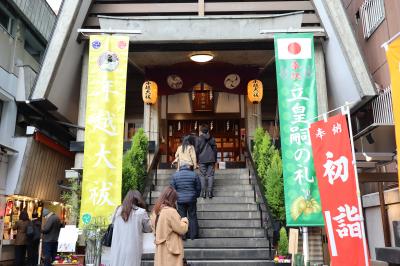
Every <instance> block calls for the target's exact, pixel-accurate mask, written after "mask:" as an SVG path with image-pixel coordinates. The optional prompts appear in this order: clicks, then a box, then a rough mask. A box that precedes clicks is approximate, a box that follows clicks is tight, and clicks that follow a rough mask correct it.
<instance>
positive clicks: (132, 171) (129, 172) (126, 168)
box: [122, 128, 148, 197]
mask: <svg viewBox="0 0 400 266" xmlns="http://www.w3.org/2000/svg"><path fill="white" fill-rule="evenodd" d="M147 151H148V140H147V136H146V135H145V134H144V130H143V129H142V128H139V130H138V131H137V132H136V134H135V136H133V138H132V146H131V148H130V149H129V150H128V151H127V152H126V153H125V155H124V158H123V161H122V197H124V196H125V195H126V193H127V192H128V191H129V190H130V189H137V190H139V191H143V189H144V178H145V176H146V174H147Z"/></svg>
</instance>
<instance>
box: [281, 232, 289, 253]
mask: <svg viewBox="0 0 400 266" xmlns="http://www.w3.org/2000/svg"><path fill="white" fill-rule="evenodd" d="M288 247H289V240H288V236H287V233H286V229H285V227H281V230H279V242H278V254H279V255H287V254H288Z"/></svg>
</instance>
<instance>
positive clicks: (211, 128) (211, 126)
mask: <svg viewBox="0 0 400 266" xmlns="http://www.w3.org/2000/svg"><path fill="white" fill-rule="evenodd" d="M213 128H214V121H211V123H210V130H213Z"/></svg>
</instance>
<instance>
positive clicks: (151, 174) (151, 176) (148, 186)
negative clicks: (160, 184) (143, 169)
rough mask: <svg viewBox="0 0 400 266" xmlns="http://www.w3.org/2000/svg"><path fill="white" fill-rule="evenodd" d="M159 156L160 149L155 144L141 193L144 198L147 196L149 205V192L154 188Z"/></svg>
mask: <svg viewBox="0 0 400 266" xmlns="http://www.w3.org/2000/svg"><path fill="white" fill-rule="evenodd" d="M160 158H161V154H160V149H159V147H158V146H157V147H156V150H155V152H154V157H153V160H152V161H151V164H150V167H149V169H148V170H147V175H146V177H145V180H144V189H143V193H142V195H143V198H144V199H146V198H149V202H148V205H151V192H152V191H153V190H154V186H156V185H157V169H158V164H159V162H160ZM147 196H148V197H147Z"/></svg>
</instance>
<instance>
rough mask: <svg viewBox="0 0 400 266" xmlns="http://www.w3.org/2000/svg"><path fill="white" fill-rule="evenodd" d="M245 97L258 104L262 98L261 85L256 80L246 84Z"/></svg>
mask: <svg viewBox="0 0 400 266" xmlns="http://www.w3.org/2000/svg"><path fill="white" fill-rule="evenodd" d="M247 97H248V98H249V100H250V102H252V103H255V104H257V103H259V102H261V100H262V97H263V85H262V82H261V81H260V80H258V79H253V80H250V81H249V83H248V84H247Z"/></svg>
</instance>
